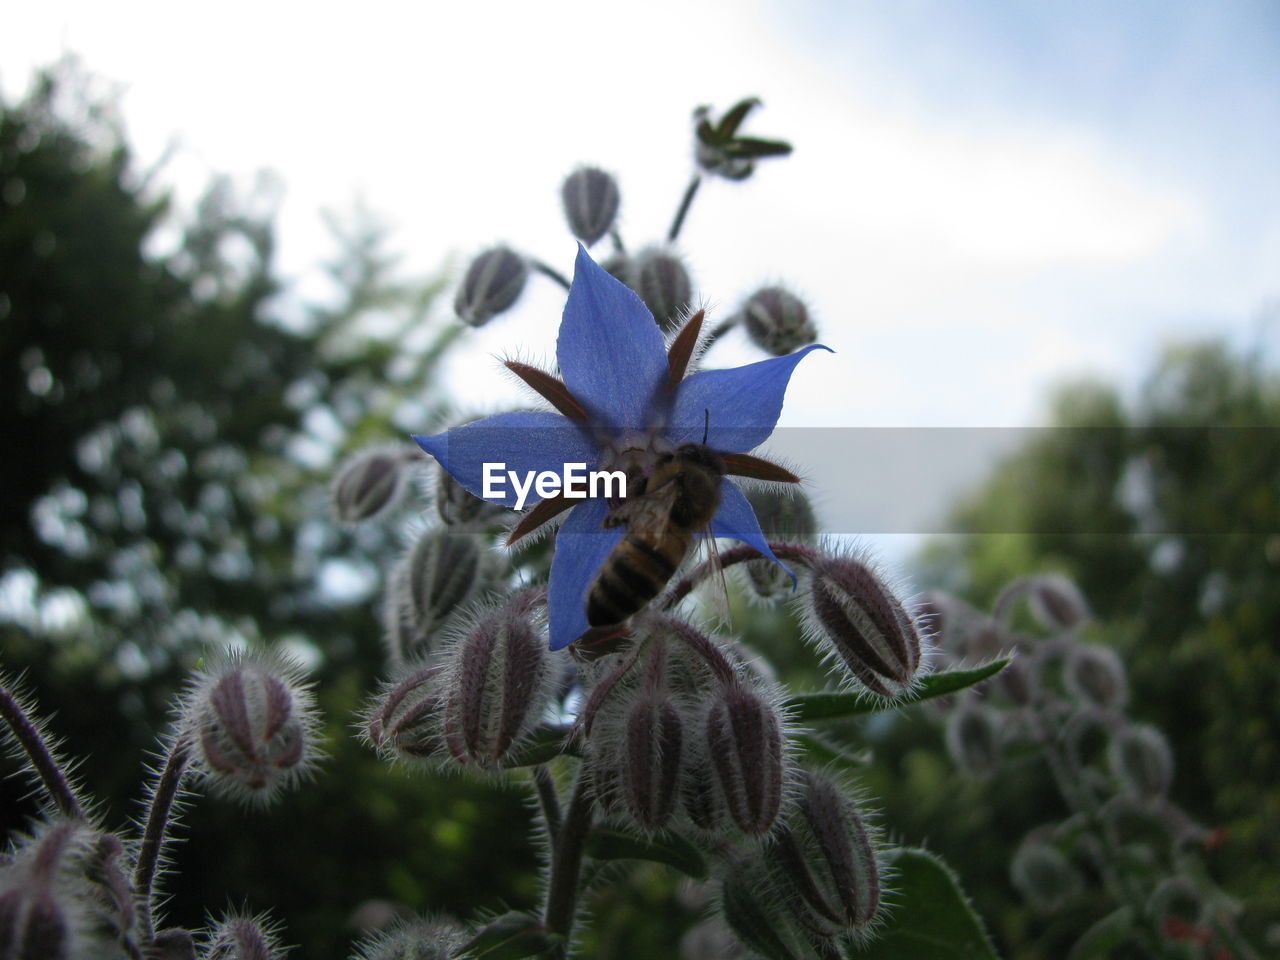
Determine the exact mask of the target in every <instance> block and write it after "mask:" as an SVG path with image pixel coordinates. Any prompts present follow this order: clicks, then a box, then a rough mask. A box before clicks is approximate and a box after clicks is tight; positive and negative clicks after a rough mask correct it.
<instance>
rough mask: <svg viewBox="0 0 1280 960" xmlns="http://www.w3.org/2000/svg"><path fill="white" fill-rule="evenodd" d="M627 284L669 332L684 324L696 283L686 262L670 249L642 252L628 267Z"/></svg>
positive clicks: (659, 324) (650, 249) (633, 258)
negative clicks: (682, 322) (694, 283)
mask: <svg viewBox="0 0 1280 960" xmlns="http://www.w3.org/2000/svg"><path fill="white" fill-rule="evenodd" d="M627 272H628V276H627V284H628V286H630V287H631V288H632V289H633V290H635V292H636V293H638V294H639V295H640V299H641V300H643V301H644V305H645V306H646V307H648V308H649V312H650V313H652V314H653V319H654V320H656V321H657V322H658V326H660V327H662V329H663V330H665V331H671V330H673V329H675V327H676V326H677V325H678V324H679V323H680V321H681V320H682V319H683V318H684V317H685V315H686V314H687V312H688V310H689V305H690V304H691V303H692V302H693V281H692V280H691V279H690V278H689V270H688V268H687V267H685V265H684V262H683V261H682V260H681V259H680V258H679V257H677V256H676V255H675V254H674V253H672V252H671V251H669V250H666V249H663V248H660V247H651V248H649V249H647V250H641V251H640V252H639V253H637V254H636V255H635V256H634V257H632V258H631V260H630V263H629V264H628V271H627Z"/></svg>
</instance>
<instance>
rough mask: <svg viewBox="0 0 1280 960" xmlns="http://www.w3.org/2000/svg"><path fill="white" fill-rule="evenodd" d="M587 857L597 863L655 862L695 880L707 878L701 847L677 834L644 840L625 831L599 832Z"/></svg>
mask: <svg viewBox="0 0 1280 960" xmlns="http://www.w3.org/2000/svg"><path fill="white" fill-rule="evenodd" d="M587 853H588V855H590V856H591V857H594V858H595V859H596V860H652V861H653V862H654V863H665V864H666V865H667V866H669V867H675V868H676V869H677V870H679V871H680V872H681V873H683V874H685V875H687V876H690V877H693V878H694V879H695V880H705V879H706V877H707V861H706V860H705V859H704V858H703V856H702V854H701V853H699V852H698V849H697V847H695V846H694V845H693V844H691V843H690V842H689V841H688V840H686V839H685V838H684V837H682V836H680V835H679V834H675V833H660V834H656V835H654V836H652V837H640V836H636V835H634V834H630V833H624V832H623V831H621V830H603V829H602V830H595V831H593V832H592V834H591V837H590V839H589V840H588V841H587Z"/></svg>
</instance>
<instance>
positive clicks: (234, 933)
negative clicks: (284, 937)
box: [201, 917, 285, 960]
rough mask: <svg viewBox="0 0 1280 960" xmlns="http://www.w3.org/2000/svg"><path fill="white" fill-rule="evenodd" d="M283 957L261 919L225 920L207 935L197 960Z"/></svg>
mask: <svg viewBox="0 0 1280 960" xmlns="http://www.w3.org/2000/svg"><path fill="white" fill-rule="evenodd" d="M284 954H285V951H284V949H282V948H281V946H280V942H279V937H278V936H277V935H276V928H275V926H274V925H273V924H271V923H268V922H267V920H266V918H265V917H228V918H227V919H225V920H223V921H222V922H221V923H219V924H218V925H217V926H216V927H214V928H213V930H211V931H210V933H209V940H208V943H207V944H206V945H205V948H204V951H203V953H202V955H201V960H281V958H282V957H283V956H284Z"/></svg>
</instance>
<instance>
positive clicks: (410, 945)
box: [356, 918, 466, 960]
mask: <svg viewBox="0 0 1280 960" xmlns="http://www.w3.org/2000/svg"><path fill="white" fill-rule="evenodd" d="M465 942H466V931H465V930H464V929H463V928H462V927H461V926H459V925H458V924H457V923H455V922H454V921H452V920H449V919H445V918H428V919H421V920H418V919H414V920H405V921H400V922H398V923H397V924H396V925H395V926H394V927H392V928H391V929H390V930H384V931H382V932H381V933H376V934H374V935H373V936H372V937H371V938H369V939H367V940H364V941H362V942H361V943H359V944H358V945H357V947H356V960H452V958H453V957H454V956H456V955H457V953H456V951H458V950H459V949H460V948H461V947H462V946H463V945H464V944H465Z"/></svg>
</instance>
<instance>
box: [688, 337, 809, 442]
mask: <svg viewBox="0 0 1280 960" xmlns="http://www.w3.org/2000/svg"><path fill="white" fill-rule="evenodd" d="M811 350H826V351H827V352H828V353H834V352H835V351H834V350H832V349H831V348H830V347H824V346H823V345H822V344H814V345H813V346H811V347H805V348H804V349H803V350H799V351H797V352H796V353H792V354H788V355H787V356H785V357H773V358H772V359H770V360H761V361H760V362H759V363H749V364H747V365H746V366H744V367H734V368H732V369H731V370H703V371H701V372H700V373H695V374H694V375H693V376H691V377H687V378H686V379H685V380H683V381H682V382H681V384H680V386H679V387H677V388H676V397H675V403H674V404H673V405H672V409H671V418H670V420H669V422H668V425H667V437H668V438H669V439H670V440H671V441H672V442H674V443H677V444H679V443H701V442H703V440H702V435H703V431H704V430H706V431H707V440H706V444H707V446H709V447H711V448H712V449H714V450H719V451H721V452H722V453H746V452H747V451H748V450H754V449H755V448H756V447H758V446H760V444H762V443H764V442H765V440H767V439H768V438H769V434H771V433H773V428H774V427H775V426H776V425H777V423H778V415H779V414H781V413H782V396H783V394H784V393H786V390H787V383H788V381H789V380H790V379H791V371H792V370H794V369H795V366H796V364H797V363H799V362H800V360H801V359H802V358H803V357H804V356H805V355H806V354H808V353H809V352H810V351H811ZM708 426H709V429H708Z"/></svg>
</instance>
